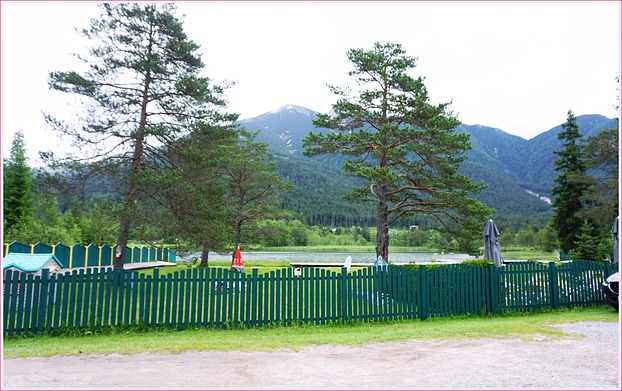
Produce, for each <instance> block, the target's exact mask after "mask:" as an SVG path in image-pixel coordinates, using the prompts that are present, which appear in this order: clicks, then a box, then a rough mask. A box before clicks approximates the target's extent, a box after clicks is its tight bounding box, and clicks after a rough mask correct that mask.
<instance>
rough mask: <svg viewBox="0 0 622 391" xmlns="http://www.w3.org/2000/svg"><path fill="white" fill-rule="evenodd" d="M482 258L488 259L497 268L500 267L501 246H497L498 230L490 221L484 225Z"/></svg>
mask: <svg viewBox="0 0 622 391" xmlns="http://www.w3.org/2000/svg"><path fill="white" fill-rule="evenodd" d="M484 258H486V259H490V260H491V261H493V262H494V263H496V264H497V266H501V245H499V230H498V229H497V226H496V225H495V222H494V221H492V219H490V220H488V223H486V228H485V229H484Z"/></svg>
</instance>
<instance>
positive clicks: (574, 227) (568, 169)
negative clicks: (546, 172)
mask: <svg viewBox="0 0 622 391" xmlns="http://www.w3.org/2000/svg"><path fill="white" fill-rule="evenodd" d="M562 128H563V130H562V131H561V132H559V134H558V135H557V138H558V139H560V140H563V147H564V149H562V150H559V151H554V153H556V154H557V155H559V159H557V160H555V171H557V172H559V175H558V177H557V178H555V183H557V186H555V187H554V188H553V190H552V191H551V194H552V195H553V204H552V206H553V210H554V212H555V215H554V217H553V225H554V227H555V229H556V231H557V236H558V238H559V242H560V246H561V249H562V251H565V252H570V251H571V250H572V249H573V248H574V246H575V242H576V240H577V235H578V233H579V229H580V227H581V223H582V220H581V218H580V217H579V214H580V213H581V211H582V210H583V201H582V198H583V195H584V193H585V191H586V189H587V185H586V183H585V182H584V181H582V180H580V178H582V177H583V176H584V175H585V160H584V158H583V152H582V148H581V145H580V144H579V140H580V139H581V134H580V133H579V127H578V125H577V124H576V120H575V116H574V114H573V112H572V110H568V117H567V120H566V123H564V124H563V125H562Z"/></svg>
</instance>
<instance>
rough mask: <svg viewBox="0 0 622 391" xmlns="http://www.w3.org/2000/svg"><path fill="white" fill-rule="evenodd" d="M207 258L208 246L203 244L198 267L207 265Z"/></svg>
mask: <svg viewBox="0 0 622 391" xmlns="http://www.w3.org/2000/svg"><path fill="white" fill-rule="evenodd" d="M208 258H209V246H208V245H205V246H203V250H201V263H200V264H199V267H207V266H208V263H207V260H208Z"/></svg>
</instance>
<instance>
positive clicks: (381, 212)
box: [376, 186, 389, 262]
mask: <svg viewBox="0 0 622 391" xmlns="http://www.w3.org/2000/svg"><path fill="white" fill-rule="evenodd" d="M376 197H377V200H376V219H377V222H376V258H378V257H379V256H381V257H382V259H384V260H385V261H386V262H388V261H389V210H388V208H387V188H386V186H380V187H379V188H378V194H376Z"/></svg>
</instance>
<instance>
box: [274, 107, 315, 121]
mask: <svg viewBox="0 0 622 391" xmlns="http://www.w3.org/2000/svg"><path fill="white" fill-rule="evenodd" d="M283 112H295V113H299V114H304V115H306V116H307V117H309V118H310V117H312V116H313V115H315V111H313V110H310V109H307V108H306V107H302V106H296V105H290V104H288V105H283V106H281V107H279V108H278V109H274V110H272V111H271V112H270V113H272V114H279V113H283Z"/></svg>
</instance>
